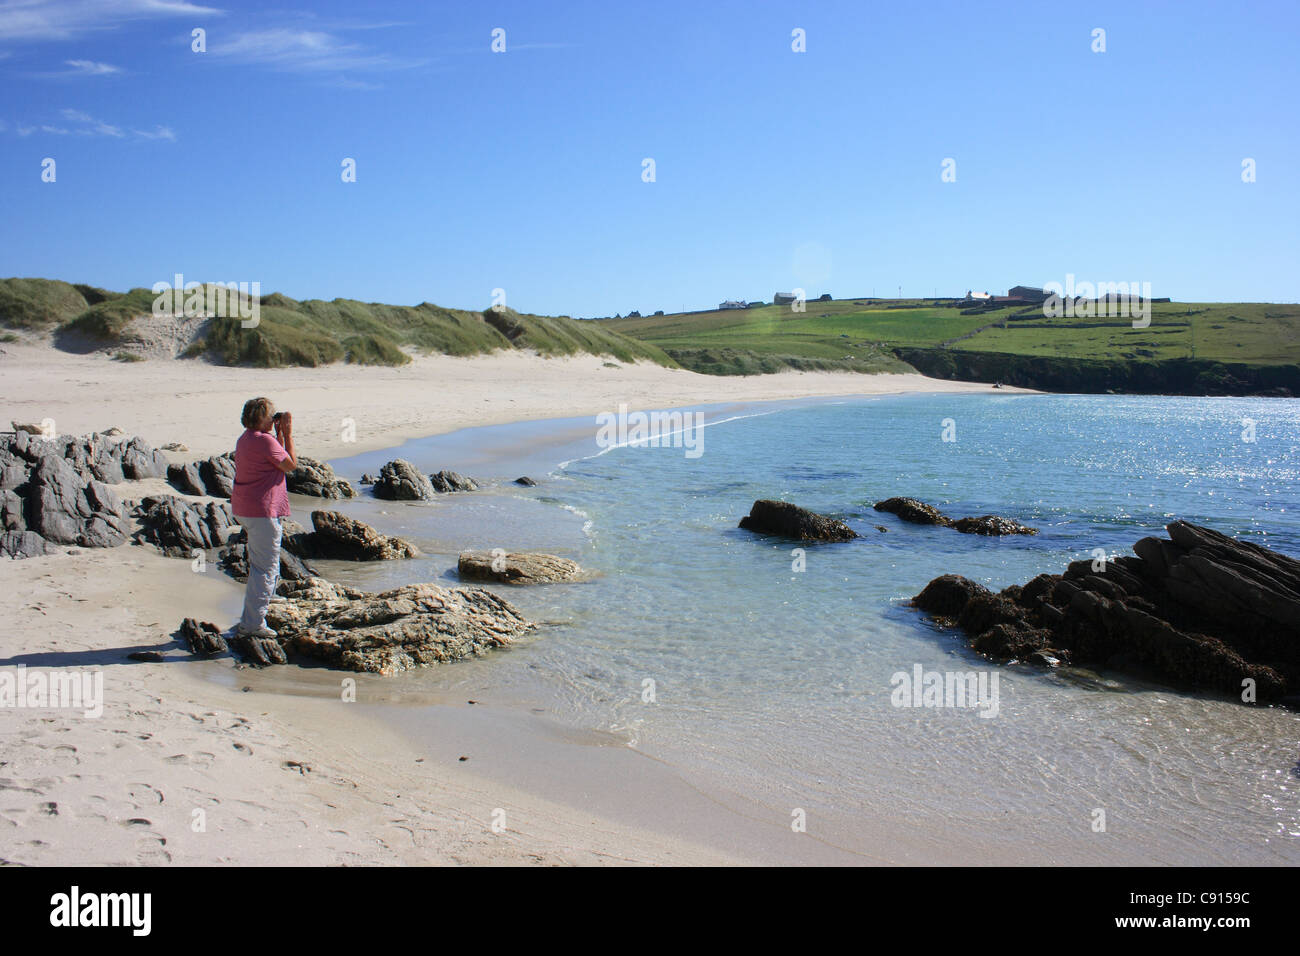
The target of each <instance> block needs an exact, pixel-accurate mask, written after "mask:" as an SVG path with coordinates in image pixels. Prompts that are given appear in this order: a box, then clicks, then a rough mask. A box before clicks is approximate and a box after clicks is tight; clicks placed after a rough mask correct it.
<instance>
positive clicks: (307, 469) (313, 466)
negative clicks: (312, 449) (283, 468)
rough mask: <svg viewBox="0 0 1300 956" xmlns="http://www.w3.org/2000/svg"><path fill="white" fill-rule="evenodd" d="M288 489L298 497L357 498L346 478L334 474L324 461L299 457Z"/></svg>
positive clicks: (290, 475) (290, 474)
mask: <svg viewBox="0 0 1300 956" xmlns="http://www.w3.org/2000/svg"><path fill="white" fill-rule="evenodd" d="M286 481H287V483H288V488H289V490H290V491H292V492H293V493H294V494H296V495H311V496H312V497H313V498H355V497H356V494H357V493H356V491H355V490H353V488H352V485H351V484H350V483H349V482H348V481H347V479H345V478H340V477H339V476H338V475H336V474H334V469H333V468H332V467H330V466H329V465H328V464H326V463H325V462H323V461H317V460H316V459H315V458H308V457H307V456H306V455H299V456H298V467H297V468H295V469H294V470H293V471H291V472H289V475H288V477H287V479H286Z"/></svg>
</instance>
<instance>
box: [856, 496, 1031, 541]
mask: <svg viewBox="0 0 1300 956" xmlns="http://www.w3.org/2000/svg"><path fill="white" fill-rule="evenodd" d="M873 507H875V509H876V510H877V511H888V512H889V513H890V514H895V515H898V517H899V518H901V519H902V520H903V521H909V522H911V523H912V524H930V525H941V526H942V527H945V528H953V529H955V530H957V531H960V532H961V533H962V534H982V535H989V536H999V535H1005V534H1038V529H1037V528H1030V527H1027V526H1026V525H1023V524H1020V523H1019V522H1016V521H1012V520H1011V519H1010V518H1002V517H999V516H998V515H982V516H980V517H978V518H958V519H956V520H955V521H954V520H953V519H952V518H949V517H948V516H947V515H946V514H944V513H943V512H942V511H940V510H939V509H938V508H936V507H934V506H933V505H927V504H926V503H925V502H924V501H918V500H917V499H915V498H886V499H885V500H884V501H877V502H876V503H875V505H874V506H873Z"/></svg>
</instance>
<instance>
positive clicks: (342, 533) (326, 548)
mask: <svg viewBox="0 0 1300 956" xmlns="http://www.w3.org/2000/svg"><path fill="white" fill-rule="evenodd" d="M311 523H312V527H313V528H314V529H315V530H314V531H311V532H306V533H298V534H292V535H288V536H287V537H286V542H285V544H286V547H289V548H292V550H293V553H294V554H296V555H298V556H300V557H304V558H333V559H335V560H338V561H392V560H395V559H397V558H414V557H417V556H418V555H419V553H420V550H419V548H417V547H416V546H415V545H413V544H411V543H410V542H409V541H404V540H402V539H401V538H395V537H391V536H389V535H386V534H380V533H379V532H378V531H376V530H375V529H374V528H372V527H370V525H368V524H366V523H365V522H362V521H357V520H356V519H355V518H349V517H348V516H347V515H344V514H340V513H339V512H337V511H313V512H312V513H311Z"/></svg>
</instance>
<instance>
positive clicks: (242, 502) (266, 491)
mask: <svg viewBox="0 0 1300 956" xmlns="http://www.w3.org/2000/svg"><path fill="white" fill-rule="evenodd" d="M288 459H289V453H288V452H287V451H285V450H284V448H283V447H282V446H281V445H280V443H279V441H277V440H276V437H275V436H274V435H272V434H271V433H270V432H259V431H254V430H253V429H251V428H248V429H245V430H244V434H242V435H240V436H239V441H237V442H235V488H234V491H233V492H232V494H231V495H230V510H231V511H232V512H234V514H235V516H236V517H238V518H287V517H289V486H288V484H287V483H286V482H285V480H284V479H285V475H284V472H282V471H281V470H280V469H279V468H278V467H276V462H281V461H288Z"/></svg>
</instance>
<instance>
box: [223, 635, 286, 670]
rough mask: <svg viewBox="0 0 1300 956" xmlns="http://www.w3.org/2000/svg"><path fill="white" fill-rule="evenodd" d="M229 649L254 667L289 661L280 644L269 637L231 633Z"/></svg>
mask: <svg viewBox="0 0 1300 956" xmlns="http://www.w3.org/2000/svg"><path fill="white" fill-rule="evenodd" d="M230 649H231V650H232V651H234V652H235V653H236V654H238V655H239V656H240V658H242V659H243V661H244V663H245V664H252V665H253V666H254V667H267V666H269V665H271V664H287V663H289V658H288V656H287V655H286V654H285V653H284V648H283V647H281V646H280V642H279V641H277V640H275V639H273V638H269V637H253V636H252V635H250V634H233V635H231V637H230Z"/></svg>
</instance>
